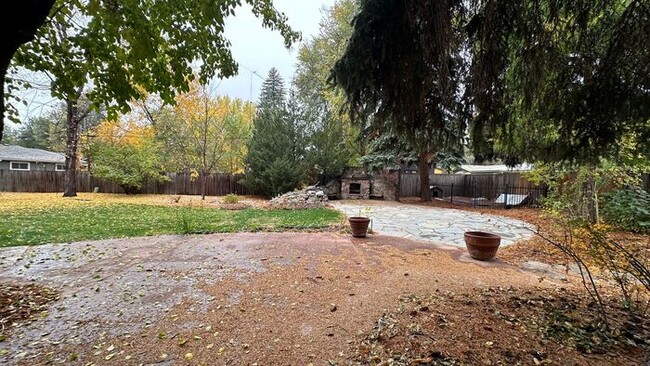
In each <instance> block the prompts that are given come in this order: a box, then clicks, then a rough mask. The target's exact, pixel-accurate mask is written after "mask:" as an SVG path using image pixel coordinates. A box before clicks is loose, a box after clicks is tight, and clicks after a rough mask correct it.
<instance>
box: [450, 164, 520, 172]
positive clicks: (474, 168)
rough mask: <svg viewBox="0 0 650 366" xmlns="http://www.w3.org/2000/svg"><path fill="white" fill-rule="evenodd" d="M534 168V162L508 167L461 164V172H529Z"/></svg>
mask: <svg viewBox="0 0 650 366" xmlns="http://www.w3.org/2000/svg"><path fill="white" fill-rule="evenodd" d="M532 168H533V165H532V164H528V163H523V164H519V165H515V166H514V167H508V166H506V165H505V164H493V165H470V164H463V165H461V166H460V170H461V173H463V172H464V173H470V174H471V173H508V172H527V171H530V170H531V169H532Z"/></svg>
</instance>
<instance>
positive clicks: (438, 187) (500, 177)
mask: <svg viewBox="0 0 650 366" xmlns="http://www.w3.org/2000/svg"><path fill="white" fill-rule="evenodd" d="M429 179H430V181H429V184H430V185H431V186H434V190H435V193H434V195H435V194H437V195H438V196H439V197H442V198H447V199H448V200H451V201H452V203H456V202H453V200H454V199H455V198H454V197H456V198H457V201H458V202H457V203H459V204H461V202H463V198H468V199H473V198H480V197H483V198H485V199H487V200H488V201H494V200H496V199H497V198H498V197H499V196H500V195H503V194H509V195H527V196H529V197H528V199H527V203H529V204H532V203H535V202H537V199H538V198H539V197H540V196H543V195H545V194H546V187H540V186H538V185H536V184H534V183H532V182H530V181H528V180H527V179H526V178H524V177H522V176H521V174H519V173H501V174H471V175H470V174H433V175H430V176H429ZM400 195H401V197H409V196H419V195H420V176H419V174H401V176H400ZM464 201H465V203H468V202H469V203H472V202H478V201H471V200H469V201H468V200H467V199H465V200H464Z"/></svg>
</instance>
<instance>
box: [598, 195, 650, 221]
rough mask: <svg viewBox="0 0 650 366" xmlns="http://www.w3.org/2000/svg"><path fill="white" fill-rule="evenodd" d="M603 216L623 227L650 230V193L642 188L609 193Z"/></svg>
mask: <svg viewBox="0 0 650 366" xmlns="http://www.w3.org/2000/svg"><path fill="white" fill-rule="evenodd" d="M603 218H604V219H605V221H606V222H607V223H608V224H610V225H614V226H616V227H619V228H621V229H625V230H630V231H634V232H650V194H648V192H646V191H644V190H642V189H640V188H636V189H622V190H618V191H613V192H609V193H607V194H606V195H605V205H604V207H603Z"/></svg>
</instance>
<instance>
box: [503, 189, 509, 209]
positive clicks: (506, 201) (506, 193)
mask: <svg viewBox="0 0 650 366" xmlns="http://www.w3.org/2000/svg"><path fill="white" fill-rule="evenodd" d="M503 209H504V210H507V209H508V183H506V191H505V194H504V195H503Z"/></svg>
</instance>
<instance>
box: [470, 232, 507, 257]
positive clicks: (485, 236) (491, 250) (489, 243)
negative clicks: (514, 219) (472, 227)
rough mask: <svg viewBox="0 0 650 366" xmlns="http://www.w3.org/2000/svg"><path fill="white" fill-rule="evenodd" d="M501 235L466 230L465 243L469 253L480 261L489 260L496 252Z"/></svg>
mask: <svg viewBox="0 0 650 366" xmlns="http://www.w3.org/2000/svg"><path fill="white" fill-rule="evenodd" d="M500 244H501V237H500V236H499V235H496V234H491V233H486V232H483V231H466V232H465V245H466V246H467V251H468V252H469V255H471V256H472V258H474V259H478V260H480V261H489V260H491V259H492V258H494V256H495V255H496V254H497V250H498V249H499V245H500Z"/></svg>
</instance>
